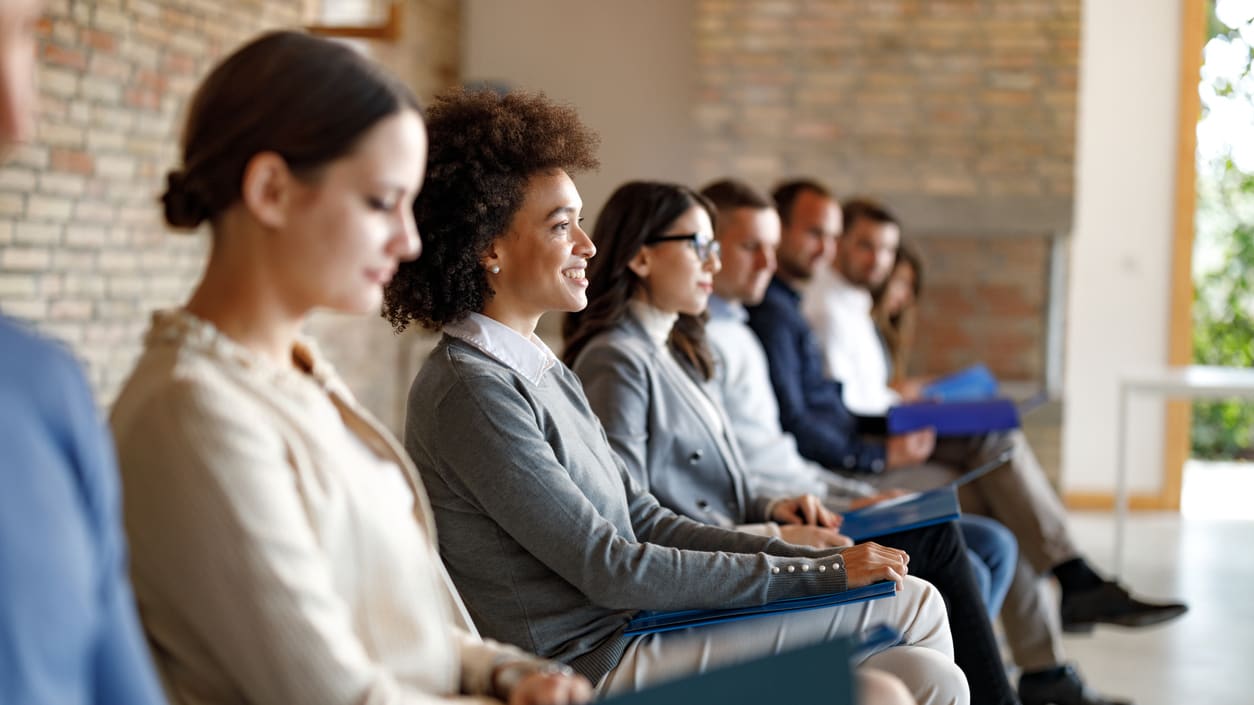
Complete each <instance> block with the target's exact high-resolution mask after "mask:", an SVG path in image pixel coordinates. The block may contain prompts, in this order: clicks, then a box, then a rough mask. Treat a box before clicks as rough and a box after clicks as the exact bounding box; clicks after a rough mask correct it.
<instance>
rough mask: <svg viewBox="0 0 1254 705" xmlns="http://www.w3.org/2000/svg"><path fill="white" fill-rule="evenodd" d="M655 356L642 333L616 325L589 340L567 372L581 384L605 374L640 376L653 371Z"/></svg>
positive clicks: (652, 348) (650, 344)
mask: <svg viewBox="0 0 1254 705" xmlns="http://www.w3.org/2000/svg"><path fill="white" fill-rule="evenodd" d="M656 356H657V351H656V350H655V349H654V347H653V345H652V343H651V342H650V341H649V339H648V337H647V336H646V335H645V334H644V333H643V332H641V331H636V330H633V329H632V328H631V327H630V326H626V325H621V324H620V325H617V326H615V327H613V328H610V329H609V330H607V331H605V332H604V333H601V334H600V335H598V336H596V337H594V338H592V339H591V340H589V341H588V344H587V346H586V347H584V349H583V350H582V351H581V352H580V353H579V357H578V358H576V359H575V362H574V364H573V365H571V369H572V370H573V371H574V373H575V374H576V375H578V376H579V378H580V379H581V380H583V381H584V382H585V383H587V382H588V381H589V379H590V377H595V376H599V375H602V374H606V373H607V372H613V373H615V374H616V375H618V376H625V375H631V376H638V375H639V376H642V375H645V374H647V373H648V371H649V370H650V369H651V368H652V367H653V365H654V360H655V359H656Z"/></svg>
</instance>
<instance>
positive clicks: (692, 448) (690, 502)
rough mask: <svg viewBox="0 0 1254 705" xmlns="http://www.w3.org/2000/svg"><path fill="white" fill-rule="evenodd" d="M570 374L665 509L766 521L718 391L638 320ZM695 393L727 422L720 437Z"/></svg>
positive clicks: (593, 344) (629, 319)
mask: <svg viewBox="0 0 1254 705" xmlns="http://www.w3.org/2000/svg"><path fill="white" fill-rule="evenodd" d="M572 369H573V370H574V372H575V374H577V375H579V379H581V380H582V381H583V388H584V393H586V394H587V395H588V403H589V404H590V405H591V406H592V410H593V411H594V412H596V414H597V416H598V417H600V419H601V423H602V425H604V426H605V432H606V434H607V436H608V437H609V441H610V447H612V448H613V449H614V450H615V451H616V452H617V453H618V456H619V457H620V458H621V459H622V460H623V463H624V464H625V465H626V466H627V472H628V473H630V474H631V476H632V479H634V480H635V481H636V482H638V483H640V485H641V486H642V487H644V488H646V489H648V491H649V492H650V493H652V494H653V496H654V497H657V499H658V501H659V502H661V504H662V506H664V507H668V508H670V509H673V510H674V511H676V512H678V513H680V514H683V515H684V516H687V517H690V518H692V519H695V520H697V521H700V522H703V523H706V524H716V525H720V526H724V527H727V528H731V527H733V526H735V525H737V524H748V523H751V522H762V521H767V519H768V517H767V516H766V510H767V505H768V504H769V502H770V500H771V498H770V497H754V496H753V495H752V493H751V491H750V488H749V487H748V484H747V482H746V479H745V477H746V476H745V469H744V461H743V460H742V459H741V456H740V449H739V448H738V447H737V446H736V440H735V439H734V438H733V437H731V435H729V431H730V429H731V427H732V426H731V421H730V420H729V419H728V418H727V414H726V412H725V411H724V410H723V402H722V398H721V395H720V394H719V391H718V388H717V387H716V386H714V385H713V384H712V383H709V382H706V381H704V380H700V379H698V377H697V375H696V374H695V371H694V370H692V369H691V367H690V366H688V365H685V364H683V363H681V362H679V361H677V360H676V359H675V358H674V357H673V356H672V355H671V353H670V351H669V350H668V349H667V348H665V347H662V346H659V345H658V344H657V343H655V342H654V340H653V339H652V338H651V337H650V336H649V334H648V332H646V331H645V328H644V326H643V325H641V323H640V322H639V321H638V320H637V319H636V318H635V316H633V315H631V314H630V313H629V314H627V315H626V316H625V317H624V318H623V320H621V321H619V322H618V323H617V324H616V325H614V326H613V327H612V328H610V329H609V330H607V331H605V332H604V333H601V334H600V335H597V336H596V337H595V338H593V339H592V340H591V341H589V342H588V345H587V347H586V348H584V349H583V351H581V352H580V353H579V357H578V358H577V359H576V360H575V363H574V365H573V366H572ZM681 375H686V376H687V380H685V379H682V378H681ZM697 389H700V390H701V392H703V393H704V394H705V395H706V397H708V399H709V401H710V402H711V403H712V404H713V406H714V408H715V409H716V410H717V412H718V413H719V415H720V416H721V417H722V420H723V429H724V431H723V432H722V433H716V432H715V429H714V428H712V427H711V425H710V423H708V422H707V420H706V419H707V414H706V412H705V411H703V410H702V408H701V407H700V406H698V404H699V401H698V400H697V399H694V398H693V395H694V394H696V393H697Z"/></svg>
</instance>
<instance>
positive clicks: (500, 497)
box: [405, 335, 846, 682]
mask: <svg viewBox="0 0 1254 705" xmlns="http://www.w3.org/2000/svg"><path fill="white" fill-rule="evenodd" d="M405 447H406V448H407V449H408V451H409V453H410V455H412V456H413V459H414V463H415V464H416V465H417V467H418V469H419V471H420V472H421V474H422V479H423V482H424V484H425V485H426V487H427V492H428V494H429V496H430V499H431V504H432V506H433V508H434V511H435V518H436V524H437V527H438V536H439V542H440V552H441V555H442V557H443V559H444V561H445V563H446V565H447V566H448V569H449V572H450V574H451V575H452V577H453V580H454V582H455V583H456V584H457V588H458V591H459V592H460V593H461V595H462V597H463V599H464V600H465V602H466V605H467V607H468V608H469V610H470V613H471V616H472V617H473V619H474V621H475V623H476V624H477V625H478V626H479V628H480V629H481V630H482V631H483V632H484V633H485V634H487V635H490V636H492V637H494V638H496V639H498V640H501V641H505V642H509V643H512V644H516V645H518V646H521V647H523V648H524V649H526V650H529V651H533V652H535V653H538V654H542V655H544V656H547V657H550V658H555V659H558V660H562V661H565V662H567V663H569V664H570V665H571V666H573V667H574V668H575V669H576V670H578V671H579V672H581V673H583V674H584V675H586V676H588V678H589V679H591V680H592V681H593V682H596V681H598V680H599V679H600V678H601V676H603V675H604V674H605V673H607V672H608V671H609V670H610V669H611V668H613V667H614V666H615V665H617V663H618V660H619V659H620V658H621V656H622V652H623V649H625V648H626V646H627V644H628V642H629V639H628V638H627V637H624V636H623V635H622V630H623V627H624V625H625V624H626V623H627V621H628V620H629V619H630V618H631V616H632V614H633V613H634V612H635V611H637V610H641V609H655V610H669V609H690V608H715V607H738V606H746V605H759V604H763V603H766V602H770V601H773V600H779V599H783V598H788V597H800V596H804V595H815V594H824V593H831V592H839V591H842V590H844V589H846V584H845V571H844V561H843V559H842V558H841V557H840V556H839V555H838V554H839V549H829V550H818V549H810V548H805V547H799V546H792V545H790V544H787V543H784V542H782V541H779V540H777V539H773V538H768V537H762V536H753V535H750V534H744V533H739V532H734V531H727V530H724V529H720V528H717V527H712V526H706V525H703V524H700V523H698V522H695V521H692V520H690V519H687V518H684V517H681V516H679V515H677V514H675V513H674V512H671V511H670V510H667V509H664V508H663V507H662V506H661V505H659V504H658V502H657V500H656V499H654V498H653V496H652V495H650V494H648V493H647V492H645V491H643V490H642V489H641V488H640V486H639V485H637V484H636V483H635V482H633V481H631V480H630V478H629V476H628V475H627V474H626V471H625V469H624V467H623V465H622V463H621V461H619V459H618V457H617V456H616V455H615V454H614V452H613V451H612V450H611V449H610V446H609V443H608V441H607V440H606V437H605V433H604V431H603V430H602V429H601V425H600V423H598V421H597V418H596V416H595V415H594V414H593V412H592V410H591V409H590V408H588V402H587V400H586V398H585V397H584V394H583V389H582V388H581V386H580V384H579V380H578V378H576V377H575V375H574V373H573V372H571V371H570V370H569V369H568V368H566V367H565V366H564V365H561V364H560V363H559V364H557V365H555V366H554V367H553V368H552V369H550V370H548V371H547V372H545V373H544V375H543V376H542V377H541V378H540V381H539V383H533V382H531V381H530V380H528V379H527V378H526V377H524V376H522V375H521V374H519V373H518V372H516V371H515V370H514V369H512V368H511V367H509V366H507V365H505V364H504V363H502V362H500V361H498V360H497V359H496V358H494V357H491V356H489V355H488V354H486V353H484V352H482V351H480V350H479V349H478V348H476V347H474V346H472V345H471V344H469V343H466V342H464V341H461V340H457V339H454V338H452V337H450V336H447V335H446V336H444V338H443V339H442V340H441V341H440V343H439V344H437V345H436V348H435V350H433V351H432V353H431V355H430V357H429V358H428V359H427V361H426V363H425V364H424V365H423V367H422V369H421V370H420V371H419V373H418V376H417V377H416V378H415V379H414V383H413V386H412V387H411V389H410V394H409V406H408V415H407V418H406V420H405Z"/></svg>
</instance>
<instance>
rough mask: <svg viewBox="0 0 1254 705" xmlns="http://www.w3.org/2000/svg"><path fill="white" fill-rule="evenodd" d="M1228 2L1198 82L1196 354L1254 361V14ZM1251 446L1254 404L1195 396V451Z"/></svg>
mask: <svg viewBox="0 0 1254 705" xmlns="http://www.w3.org/2000/svg"><path fill="white" fill-rule="evenodd" d="M1222 4H1223V3H1221V10H1220V12H1221V14H1220V15H1219V16H1218V17H1216V16H1215V15H1214V14H1212V18H1211V23H1210V32H1211V37H1212V39H1211V41H1210V42H1209V43H1208V44H1207V50H1206V60H1205V65H1204V67H1203V70H1202V82H1201V85H1200V89H1201V95H1202V119H1201V122H1200V123H1199V129H1198V160H1197V174H1198V202H1197V245H1196V250H1195V253H1194V272H1193V280H1194V284H1195V298H1194V302H1193V356H1194V360H1195V361H1196V362H1197V363H1198V364H1205V365H1225V366H1232V367H1254V143H1251V144H1246V142H1251V141H1252V140H1254V124H1251V123H1254V68H1252V64H1254V48H1251V47H1252V46H1254V22H1252V21H1251V18H1245V17H1239V18H1235V19H1234V18H1233V17H1232V16H1224V14H1223V8H1222ZM1221 18H1222V20H1223V21H1220V20H1221ZM1231 25H1236V26H1235V27H1234V26H1231ZM1252 446H1254V404H1250V403H1249V402H1241V401H1199V402H1196V403H1194V405H1193V456H1194V457H1197V458H1204V459H1231V458H1246V459H1254V447H1252Z"/></svg>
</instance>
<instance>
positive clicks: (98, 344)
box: [0, 0, 457, 427]
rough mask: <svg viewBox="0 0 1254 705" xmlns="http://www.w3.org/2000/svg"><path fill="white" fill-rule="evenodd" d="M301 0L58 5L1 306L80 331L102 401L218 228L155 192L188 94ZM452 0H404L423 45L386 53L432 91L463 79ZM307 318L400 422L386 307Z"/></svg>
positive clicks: (76, 342)
mask: <svg viewBox="0 0 1254 705" xmlns="http://www.w3.org/2000/svg"><path fill="white" fill-rule="evenodd" d="M305 5H306V3H305V1H304V0H230V1H229V2H227V1H219V0H51V1H50V2H49V3H48V5H47V17H46V20H45V21H44V22H43V23H42V24H41V26H40V28H39V33H40V37H39V52H40V67H39V68H40V93H41V106H40V110H39V116H38V128H37V134H36V137H35V140H34V141H33V143H31V144H29V145H25V146H23V147H21V148H19V149H18V150H17V152H16V154H14V155H13V157H12V158H11V159H10V161H9V162H8V164H6V165H4V166H3V168H0V311H3V312H4V313H6V314H8V315H11V316H14V317H17V318H21V319H26V320H30V321H33V322H34V323H35V324H36V325H37V327H39V328H40V329H41V330H43V331H44V332H46V333H48V334H50V335H53V336H55V337H57V338H60V339H62V340H64V341H66V342H67V343H69V344H70V345H71V346H72V347H73V349H74V350H75V351H76V352H77V353H78V355H79V356H80V357H81V358H82V359H83V360H84V362H85V363H86V365H87V368H88V374H89V378H90V380H91V383H92V385H93V387H94V388H95V390H96V393H97V396H98V398H99V400H100V402H101V403H102V404H104V405H107V404H109V403H110V402H111V401H112V400H113V398H114V397H115V396H116V394H117V391H118V388H119V386H120V384H121V383H122V381H123V380H124V379H125V377H126V375H127V374H128V372H129V370H130V368H131V366H132V365H133V363H134V359H135V357H136V355H137V354H138V352H139V349H140V338H141V336H142V333H143V331H144V330H145V329H146V327H147V318H148V315H149V312H150V311H152V310H153V309H155V308H159V307H165V306H170V305H175V304H177V303H180V302H181V301H183V300H184V299H185V298H186V296H187V294H188V292H189V291H190V289H191V287H192V286H193V285H194V283H195V281H196V279H197V278H198V276H199V274H200V271H201V268H202V266H203V261H204V255H205V252H206V247H207V244H208V239H207V235H205V234H203V233H201V234H199V235H193V236H186V235H182V236H180V235H174V234H170V233H168V232H167V231H166V230H165V228H164V226H163V223H162V221H161V219H160V209H159V208H158V205H157V202H156V199H157V196H158V194H159V193H160V192H161V189H162V187H163V185H164V175H165V174H166V172H167V171H168V170H169V169H170V168H171V167H172V166H173V165H175V164H176V161H177V142H178V134H179V130H180V129H181V121H182V117H183V110H184V107H185V103H186V101H187V99H188V97H189V96H190V93H191V91H192V90H193V89H194V88H195V85H196V83H197V81H198V80H199V78H200V77H202V76H203V75H204V74H205V73H206V72H207V71H208V69H209V68H210V66H211V65H212V64H213V62H214V61H215V60H216V59H217V58H219V57H221V56H222V55H223V54H224V53H226V52H229V51H230V50H232V49H233V48H234V47H236V46H237V45H238V44H240V43H241V42H242V41H244V40H246V39H248V38H250V37H252V36H254V35H255V34H257V33H259V32H261V31H263V30H266V29H271V28H276V27H296V26H299V25H300V24H301V21H302V20H303V19H304V12H305ZM456 8H457V3H456V0H411V2H408V3H406V10H407V17H406V21H407V25H406V34H405V37H404V38H403V39H402V42H403V43H404V44H405V45H406V47H407V48H410V49H412V52H410V53H409V54H406V56H405V58H404V61H402V60H401V59H399V58H397V56H396V55H395V52H394V54H392V55H388V56H387V57H381V58H383V59H384V60H385V62H390V63H393V64H394V67H395V68H396V70H398V71H399V72H400V73H401V75H402V76H403V77H404V78H406V80H408V81H409V82H410V83H411V84H412V85H414V86H416V87H417V88H418V90H420V92H422V93H423V94H424V95H428V94H429V93H430V92H432V91H434V90H435V89H436V88H438V87H440V86H442V85H445V84H447V83H448V82H449V81H450V80H451V78H450V77H455V76H456V66H457V47H456V37H457V32H456V27H457V24H456V23H457V11H456ZM380 53H386V51H383V52H380ZM412 56H421V57H423V59H425V60H427V61H428V63H427V64H419V63H418V62H417V61H415V60H414V59H413V58H411V57H412ZM311 329H312V331H313V332H314V334H315V335H317V336H318V337H319V338H320V339H322V340H324V341H326V344H325V345H324V347H325V348H327V352H328V355H329V356H330V357H331V358H332V361H333V363H334V364H335V365H336V367H337V368H338V369H340V370H341V372H342V373H343V374H344V375H345V377H346V378H348V380H349V383H350V385H351V386H352V387H353V388H354V390H355V391H357V392H358V394H359V395H360V396H361V397H362V399H363V401H364V402H366V403H367V405H368V406H369V407H370V408H372V409H373V410H374V411H376V413H379V414H380V415H382V416H383V417H384V419H385V420H386V421H388V422H389V423H390V424H391V425H393V426H394V427H395V426H396V425H398V420H399V416H398V409H399V405H400V402H399V401H398V399H399V398H400V397H402V396H403V394H404V387H407V386H408V379H405V380H404V381H403V382H402V381H400V378H399V370H400V369H401V368H400V365H401V361H402V360H403V358H404V356H405V354H406V352H407V349H408V347H410V346H412V345H414V343H413V341H412V340H411V339H396V338H394V337H393V336H391V333H390V329H389V328H388V327H387V325H386V324H385V323H383V322H382V320H381V319H375V320H372V319H360V318H347V317H340V316H318V317H315V320H314V321H313V322H312V323H311Z"/></svg>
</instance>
